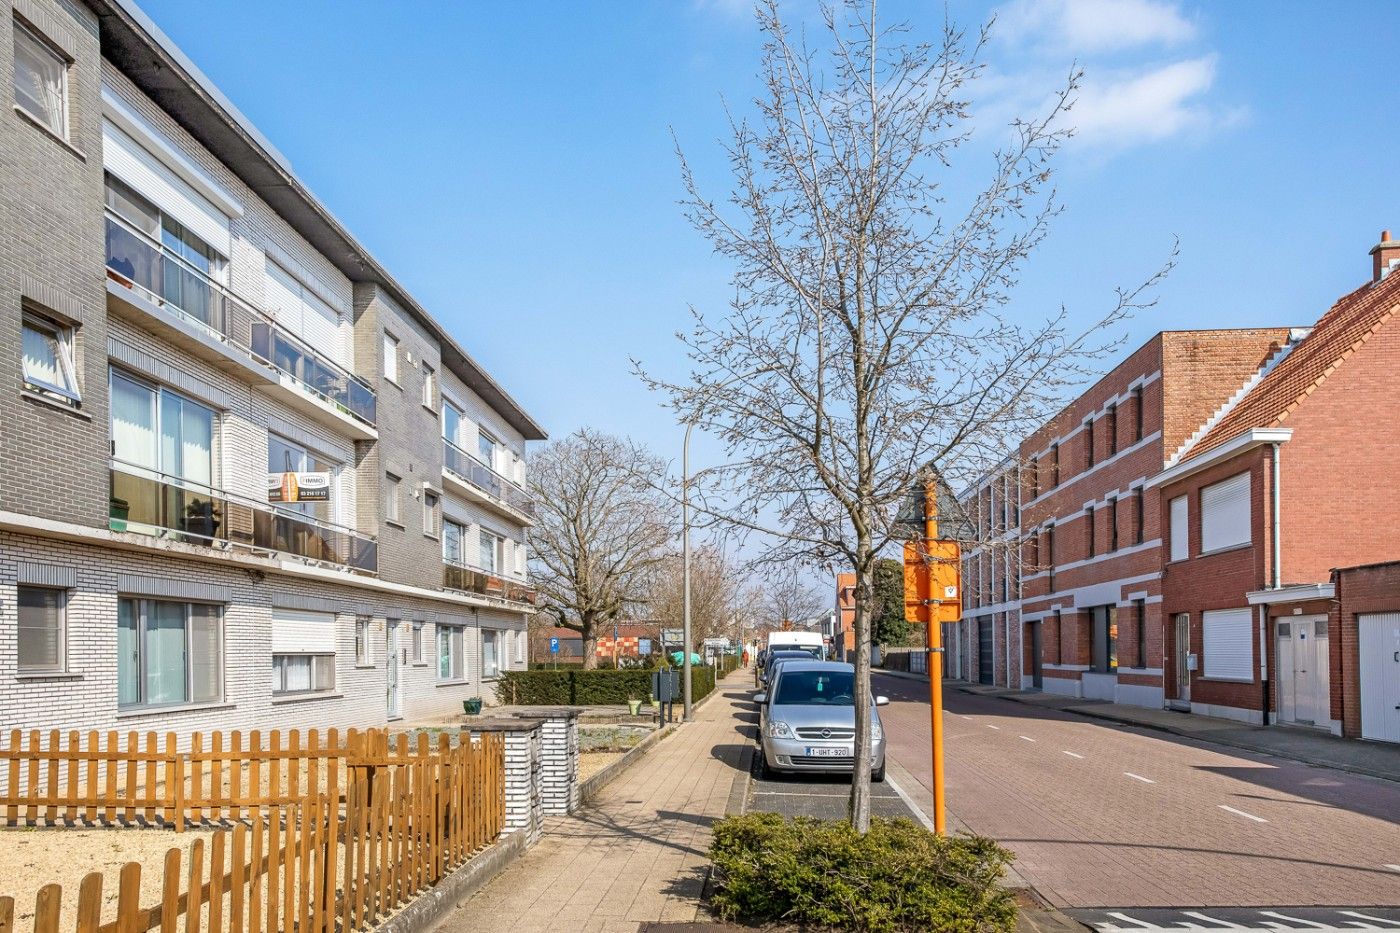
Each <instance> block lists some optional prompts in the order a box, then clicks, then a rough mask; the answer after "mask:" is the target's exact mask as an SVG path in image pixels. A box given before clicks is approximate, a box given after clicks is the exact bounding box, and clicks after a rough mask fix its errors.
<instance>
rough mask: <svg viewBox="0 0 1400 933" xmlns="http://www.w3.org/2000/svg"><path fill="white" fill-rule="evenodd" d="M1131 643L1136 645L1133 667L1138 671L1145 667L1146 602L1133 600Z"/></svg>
mask: <svg viewBox="0 0 1400 933" xmlns="http://www.w3.org/2000/svg"><path fill="white" fill-rule="evenodd" d="M1133 643H1134V644H1135V645H1137V663H1136V664H1134V667H1137V668H1139V669H1141V668H1144V667H1146V666H1147V600H1145V599H1135V600H1133Z"/></svg>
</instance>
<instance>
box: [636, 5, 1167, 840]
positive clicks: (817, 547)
mask: <svg viewBox="0 0 1400 933" xmlns="http://www.w3.org/2000/svg"><path fill="white" fill-rule="evenodd" d="M758 14H759V22H760V25H761V28H762V31H763V34H764V38H765V43H764V47H763V56H762V68H761V78H762V80H763V85H764V93H763V94H762V96H761V97H760V99H758V100H757V101H756V107H757V109H758V119H757V121H756V124H755V125H750V124H749V123H747V122H744V121H743V120H740V119H732V120H731V128H732V131H733V139H732V141H730V142H729V143H727V144H726V151H727V155H728V159H729V163H730V167H731V170H732V173H733V179H734V182H733V189H732V190H731V192H730V193H729V196H728V197H727V199H724V200H721V201H715V200H712V199H711V198H709V197H707V196H706V195H705V194H704V193H703V191H702V189H701V186H700V184H699V182H698V181H697V179H696V178H695V176H694V174H693V173H692V170H691V167H690V165H689V163H688V162H687V161H686V159H685V156H684V153H680V158H681V170H682V178H683V181H684V184H685V186H686V192H687V195H686V198H685V200H684V202H683V203H684V206H685V209H686V212H687V216H688V218H689V219H690V221H691V222H692V224H693V225H694V226H695V227H696V229H697V230H698V231H699V232H700V233H701V234H702V235H703V236H704V237H706V238H707V239H708V240H709V241H710V243H711V245H712V246H713V248H714V249H715V250H716V251H717V252H718V253H719V254H720V255H721V256H724V257H726V258H727V259H729V260H730V261H731V262H732V263H733V264H734V270H735V271H734V275H733V282H732V284H733V290H734V297H733V299H732V300H731V302H730V306H729V308H728V310H727V312H726V313H725V314H724V315H722V316H707V315H705V314H703V313H701V312H699V311H695V310H693V311H692V314H693V317H694V323H693V325H692V326H691V327H690V328H689V329H687V330H686V332H684V333H682V334H680V335H678V336H679V337H680V339H681V340H682V341H683V342H684V344H685V345H686V347H687V350H688V352H689V355H690V358H691V362H692V366H691V370H692V371H691V377H690V379H689V381H686V382H682V383H677V382H669V381H666V380H663V379H660V378H655V377H648V375H647V373H646V372H645V371H644V369H643V367H642V366H641V365H640V364H638V367H637V368H638V370H639V371H640V372H641V373H642V376H643V378H644V379H646V380H647V382H648V384H649V385H650V386H651V387H653V388H655V389H659V390H661V391H663V392H664V393H665V394H666V395H667V396H668V399H669V402H670V405H671V406H672V408H673V409H674V410H675V412H676V414H677V415H678V417H679V418H680V419H681V420H682V421H688V420H693V421H694V423H695V424H696V426H697V427H700V428H702V429H704V430H706V431H708V432H710V433H712V434H713V435H715V436H717V437H718V438H720V439H721V440H722V441H723V442H724V444H725V446H726V449H727V453H728V455H729V461H728V463H727V464H726V465H724V466H721V467H719V468H717V469H713V470H711V471H710V472H709V473H708V474H707V476H706V477H705V478H704V480H703V481H702V482H698V483H697V484H696V489H695V505H696V508H697V510H698V511H699V512H701V513H702V514H707V515H709V516H712V517H716V518H719V519H722V520H723V521H724V522H726V523H728V525H729V526H731V527H732V528H734V529H743V530H745V531H747V532H749V533H755V534H756V535H758V536H760V537H761V538H762V540H763V546H764V547H765V550H766V557H767V558H768V559H769V560H772V561H781V560H799V561H806V562H808V563H809V564H811V565H815V566H827V565H830V564H836V565H842V566H849V567H850V568H851V569H852V571H853V572H854V573H855V575H856V580H857V584H856V609H855V640H856V659H855V660H856V691H855V696H856V739H855V755H856V761H855V775H854V779H853V780H852V782H851V799H850V817H851V821H852V823H853V824H854V825H855V826H856V827H857V828H858V829H860V830H861V831H864V830H865V829H867V828H868V826H869V820H870V768H871V754H870V752H871V746H870V722H871V711H870V696H871V694H870V642H871V639H870V635H871V624H870V623H871V617H872V612H873V609H874V590H873V587H872V572H873V570H874V566H875V561H876V559H877V558H878V556H879V555H880V553H881V551H882V550H884V549H886V548H887V547H889V546H890V545H892V544H893V543H894V542H895V541H896V540H898V539H899V538H900V537H902V536H903V534H902V526H901V525H900V524H899V523H898V522H896V521H895V518H896V513H897V511H898V508H899V503H900V500H901V499H902V497H904V496H905V495H906V494H907V493H908V492H909V491H910V490H911V489H917V488H919V487H921V486H922V484H923V482H924V481H925V480H926V479H927V478H929V477H931V476H933V475H935V474H937V475H939V476H941V477H943V478H945V479H946V480H947V481H949V482H951V483H956V484H962V483H964V482H966V481H968V480H969V479H971V478H972V477H974V476H975V475H977V474H978V473H979V472H981V471H982V470H983V469H985V468H986V467H987V466H989V465H990V464H992V463H995V462H997V461H999V460H1000V459H1001V458H1002V457H1003V456H1004V452H1005V451H1007V450H1010V449H1013V448H1014V442H1015V440H1016V439H1018V438H1019V437H1021V436H1023V435H1024V434H1025V433H1027V432H1028V431H1029V430H1031V429H1032V428H1033V427H1034V426H1036V425H1038V424H1039V423H1040V422H1041V421H1042V420H1044V418H1045V417H1046V415H1047V414H1048V413H1050V412H1051V411H1053V410H1054V408H1055V407H1056V406H1057V401H1058V400H1059V399H1060V398H1062V397H1063V396H1064V394H1065V391H1066V389H1067V388H1068V387H1069V386H1071V385H1073V384H1075V383H1078V382H1080V381H1082V379H1083V378H1084V377H1085V376H1087V375H1088V373H1089V371H1090V370H1091V369H1092V368H1093V367H1094V365H1095V364H1096V362H1097V361H1098V360H1100V359H1101V358H1102V357H1103V355H1104V354H1105V353H1107V352H1108V351H1109V350H1110V349H1112V347H1113V346H1114V345H1115V344H1116V342H1117V341H1116V340H1114V339H1113V336H1112V334H1110V333H1108V332H1107V330H1106V329H1112V325H1114V324H1115V323H1116V322H1118V321H1120V320H1121V319H1122V318H1123V317H1124V316H1125V315H1127V314H1128V313H1130V312H1131V311H1132V310H1133V309H1134V308H1139V307H1145V306H1147V305H1149V304H1150V301H1148V300H1147V299H1146V298H1145V297H1144V296H1145V289H1147V288H1148V287H1149V286H1150V285H1152V284H1154V283H1155V282H1156V281H1157V279H1158V277H1159V276H1161V275H1162V274H1164V273H1165V271H1166V268H1168V267H1169V266H1170V262H1169V263H1168V265H1167V267H1164V268H1163V269H1162V270H1161V271H1160V272H1158V273H1157V275H1154V276H1152V277H1151V278H1149V279H1148V280H1147V281H1146V282H1144V283H1143V284H1142V285H1141V286H1138V287H1137V288H1133V289H1130V290H1122V289H1119V290H1117V292H1116V298H1115V300H1114V301H1113V302H1112V304H1111V307H1110V308H1109V309H1108V310H1107V311H1106V313H1104V314H1102V315H1101V316H1098V318H1097V320H1095V321H1093V322H1091V323H1089V324H1087V325H1085V326H1082V327H1073V326H1071V323H1070V321H1069V318H1068V316H1067V314H1066V312H1065V311H1064V309H1059V310H1057V311H1055V312H1054V313H1051V314H1050V315H1049V316H1048V317H1047V318H1046V319H1044V320H1041V321H1037V322H1032V323H1030V324H1026V323H1023V322H1021V321H1019V320H1017V319H1016V318H1015V317H1013V316H1012V315H1010V314H1009V313H1007V311H1006V305H1007V302H1008V299H1009V296H1010V293H1011V290H1012V288H1013V287H1014V285H1015V284H1016V282H1017V279H1018V277H1019V274H1020V269H1021V268H1022V265H1023V263H1024V262H1025V261H1026V259H1027V257H1028V256H1029V255H1030V254H1031V252H1032V251H1033V250H1034V248H1035V247H1036V246H1037V245H1038V244H1039V243H1040V242H1041V241H1042V240H1043V238H1044V237H1045V235H1046V232H1047V229H1048V224H1049V222H1050V220H1051V219H1052V218H1053V216H1054V215H1055V214H1056V213H1057V212H1058V205H1057V202H1056V199H1055V197H1054V192H1053V189H1051V188H1050V187H1049V180H1050V177H1051V173H1050V168H1049V165H1050V161H1051V158H1052V156H1053V155H1054V154H1055V152H1056V150H1057V149H1058V148H1059V146H1060V144H1061V143H1062V142H1063V141H1064V140H1065V138H1066V136H1067V135H1068V131H1067V129H1066V128H1065V127H1066V124H1065V121H1064V120H1063V113H1064V111H1065V110H1066V109H1067V107H1068V105H1069V103H1070V102H1071V101H1072V99H1073V97H1074V94H1075V91H1076V88H1077V85H1078V74H1077V73H1072V74H1070V75H1069V76H1067V79H1066V82H1065V85H1064V86H1063V87H1061V88H1060V89H1059V90H1058V92H1057V93H1056V94H1055V95H1054V96H1053V99H1052V101H1051V102H1050V104H1049V105H1048V108H1047V110H1048V112H1047V113H1045V114H1044V115H1042V116H1039V117H1037V118H1035V119H1032V120H1028V121H1027V120H1017V121H1015V122H1013V123H1012V124H1011V125H1010V128H1009V130H1008V131H1005V132H1006V135H1005V137H1004V139H1005V142H1004V144H1003V145H1002V146H1001V147H1000V148H998V149H997V150H996V151H995V152H993V153H992V154H991V156H990V158H989V159H988V163H987V164H988V168H989V170H990V178H989V179H988V180H986V181H985V182H982V183H979V182H978V181H977V180H976V179H975V178H973V179H969V178H968V177H967V175H966V173H960V172H959V171H957V167H956V162H955V159H956V157H957V156H959V155H960V151H959V150H961V149H963V147H964V144H966V143H968V142H969V140H970V138H971V123H970V122H969V119H970V115H971V112H972V111H971V101H970V100H969V94H970V91H971V87H970V85H971V83H972V82H973V81H974V79H975V78H976V76H977V74H978V73H979V71H980V70H981V67H982V66H981V65H980V63H979V61H978V58H979V55H980V52H981V50H982V48H983V45H984V43H985V41H986V38H987V30H986V28H983V29H981V30H979V31H977V32H976V33H974V34H972V35H970V36H969V35H968V34H967V33H965V32H963V31H961V30H959V29H958V28H957V27H956V26H953V25H951V24H945V26H944V28H943V30H942V32H941V34H940V35H939V36H938V37H937V39H936V40H935V41H934V42H932V43H922V42H912V41H910V40H909V39H908V38H907V36H906V35H905V34H906V33H907V32H908V31H909V30H908V28H907V27H905V26H893V27H888V26H880V25H877V22H876V9H875V2H874V0H867V2H855V0H850V2H847V3H846V4H844V5H843V6H841V7H839V8H836V9H831V8H828V9H826V10H825V27H826V28H825V30H824V31H823V32H822V36H823V39H822V42H821V45H822V46H823V48H822V49H821V50H820V51H818V50H816V49H814V48H813V47H811V46H809V45H808V44H807V43H806V40H805V39H803V40H801V41H799V40H797V39H794V38H793V37H792V36H791V35H790V34H789V32H788V30H787V28H786V27H785V25H784V24H783V22H782V21H781V19H780V17H779V14H778V5H777V3H776V2H774V0H768V2H766V3H764V4H763V5H762V6H761V7H760V9H759V11H758ZM967 192H971V193H970V194H968V193H967Z"/></svg>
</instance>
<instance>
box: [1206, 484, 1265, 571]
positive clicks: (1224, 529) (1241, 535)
mask: <svg viewBox="0 0 1400 933" xmlns="http://www.w3.org/2000/svg"><path fill="white" fill-rule="evenodd" d="M1240 487H1243V499H1241V498H1240ZM1253 493H1254V486H1253V478H1252V476H1251V473H1250V471H1249V470H1246V471H1245V472H1243V473H1238V474H1236V475H1235V476H1231V477H1230V478H1229V479H1225V480H1221V481H1220V482H1218V483H1211V484H1210V485H1209V486H1205V487H1202V489H1201V553H1202V554H1216V553H1219V552H1220V551H1229V550H1232V549H1233V548H1237V547H1244V546H1245V545H1248V544H1250V543H1251V542H1252V541H1253V539H1254V531H1253V522H1254V514H1253V512H1254V505H1253V502H1252V501H1251V499H1252V497H1253Z"/></svg>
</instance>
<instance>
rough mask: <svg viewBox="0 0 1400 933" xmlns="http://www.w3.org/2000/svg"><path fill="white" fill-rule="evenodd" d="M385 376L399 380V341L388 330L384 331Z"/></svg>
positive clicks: (393, 380) (395, 380) (391, 379)
mask: <svg viewBox="0 0 1400 933" xmlns="http://www.w3.org/2000/svg"><path fill="white" fill-rule="evenodd" d="M384 378H385V379H388V380H389V381H390V382H395V383H396V382H398V381H399V342H398V340H397V339H396V338H395V337H394V335H393V334H391V333H389V332H388V331H385V332H384Z"/></svg>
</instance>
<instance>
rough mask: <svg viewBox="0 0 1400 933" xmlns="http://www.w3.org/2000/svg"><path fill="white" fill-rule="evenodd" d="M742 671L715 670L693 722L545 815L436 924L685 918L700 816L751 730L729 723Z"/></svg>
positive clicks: (619, 924) (701, 860)
mask: <svg viewBox="0 0 1400 933" xmlns="http://www.w3.org/2000/svg"><path fill="white" fill-rule="evenodd" d="M752 681H753V674H752V673H751V672H748V671H743V670H740V671H737V672H735V673H734V674H732V675H730V677H728V678H727V679H726V680H724V681H723V682H721V684H720V688H719V689H720V690H721V691H722V692H721V695H719V696H716V697H714V698H713V699H711V700H710V701H709V702H708V703H706V704H704V705H703V706H701V707H700V708H699V709H698V710H696V721H695V722H694V723H692V724H690V725H686V726H681V727H680V728H678V729H677V731H676V732H675V733H674V734H673V735H671V736H669V737H667V738H665V739H662V740H661V742H660V743H659V744H657V745H656V747H655V748H653V749H652V750H651V751H650V752H649V753H648V754H646V755H645V756H644V757H643V758H642V759H641V760H640V761H639V762H638V763H637V764H635V765H634V766H633V767H632V768H630V769H629V770H627V771H626V772H624V773H623V775H622V776H621V777H619V778H618V779H617V780H616V781H614V782H613V783H612V784H609V785H608V786H607V787H606V788H604V789H603V792H602V794H601V796H600V797H599V798H598V799H597V800H596V801H595V802H594V804H593V805H592V806H590V807H587V808H585V809H583V810H581V811H579V812H578V813H575V814H573V815H571V816H568V817H556V818H553V819H550V820H548V821H547V822H546V823H545V833H544V837H543V838H542V839H541V840H540V842H539V843H538V844H537V845H536V846H535V847H534V848H533V849H531V850H530V851H529V852H528V853H526V854H525V855H524V856H523V857H522V858H521V859H520V860H519V861H517V862H516V863H515V864H513V865H512V866H511V867H510V868H508V869H506V871H504V872H503V873H502V874H501V875H500V876H499V877H497V878H496V879H495V880H494V881H492V882H491V883H490V884H488V885H487V886H486V887H485V888H483V889H482V890H481V891H480V892H478V893H477V894H476V895H475V896H474V897H472V898H470V899H469V900H468V901H467V902H466V903H465V904H463V905H462V906H461V907H459V908H458V909H457V910H455V911H454V912H453V913H452V914H451V915H450V916H449V917H448V919H447V920H446V921H445V922H444V923H443V924H442V926H441V927H440V928H439V929H440V930H442V931H461V933H475V931H478V930H512V931H517V933H530V931H550V933H564V931H580V933H583V931H619V933H622V931H625V933H635V931H636V930H637V929H638V926H639V924H641V923H642V922H645V921H653V922H654V921H687V920H695V919H696V914H697V911H698V909H699V899H700V893H701V886H702V883H703V880H704V871H705V869H706V867H707V866H708V865H709V858H708V857H707V855H706V852H707V851H708V849H709V844H710V829H709V827H710V823H711V821H712V820H714V819H717V818H719V817H721V816H723V815H724V813H725V808H726V806H727V804H728V801H729V796H730V793H731V791H732V790H733V788H734V779H735V777H736V776H741V775H742V773H743V772H742V766H743V763H744V750H745V748H746V747H747V746H746V743H748V742H751V739H750V738H748V737H746V736H745V735H743V734H741V733H740V732H739V731H738V730H739V729H740V728H742V726H743V725H744V723H743V722H742V721H741V719H740V716H741V715H742V714H743V713H744V712H746V711H747V710H748V709H749V706H750V704H749V702H748V697H749V695H750V693H751V692H752V690H751V686H750V685H751V684H752ZM702 919H703V918H702Z"/></svg>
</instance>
